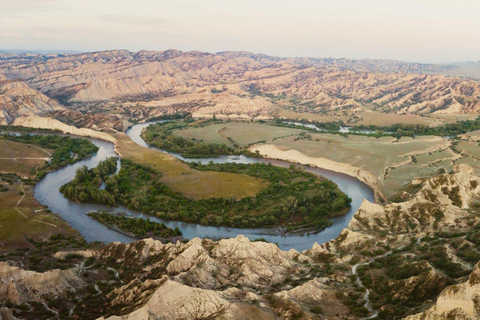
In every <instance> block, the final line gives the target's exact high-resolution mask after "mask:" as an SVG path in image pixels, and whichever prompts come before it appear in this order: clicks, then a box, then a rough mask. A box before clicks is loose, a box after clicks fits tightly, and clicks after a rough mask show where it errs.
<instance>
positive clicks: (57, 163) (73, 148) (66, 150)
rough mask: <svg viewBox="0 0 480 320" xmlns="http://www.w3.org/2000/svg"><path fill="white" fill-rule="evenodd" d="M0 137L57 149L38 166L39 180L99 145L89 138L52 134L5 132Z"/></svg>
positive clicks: (91, 151) (84, 156)
mask: <svg viewBox="0 0 480 320" xmlns="http://www.w3.org/2000/svg"><path fill="white" fill-rule="evenodd" d="M0 139H4V140H10V141H14V142H19V143H25V144H33V145H36V146H39V147H42V148H46V149H51V150H55V152H53V154H52V155H51V157H50V159H49V161H47V162H45V163H44V164H43V165H41V166H39V167H38V168H37V172H36V176H37V179H38V180H41V179H42V178H43V177H44V176H45V175H46V174H47V173H48V172H50V171H54V170H57V169H60V168H62V167H64V166H66V165H69V164H73V163H75V162H78V161H80V160H82V159H84V158H86V157H88V156H91V155H92V154H94V153H95V152H97V151H98V147H97V146H96V145H94V144H93V143H92V142H90V141H89V140H87V139H77V138H72V137H67V136H59V135H51V134H47V135H34V134H21V135H11V134H3V135H0Z"/></svg>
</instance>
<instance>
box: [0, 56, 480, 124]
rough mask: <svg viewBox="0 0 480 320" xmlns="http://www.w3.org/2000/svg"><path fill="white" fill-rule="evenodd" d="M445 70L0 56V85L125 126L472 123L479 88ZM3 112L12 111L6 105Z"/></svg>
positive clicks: (347, 63) (273, 60) (228, 59)
mask: <svg viewBox="0 0 480 320" xmlns="http://www.w3.org/2000/svg"><path fill="white" fill-rule="evenodd" d="M441 68H442V67H441V66H436V65H429V64H417V63H406V62H399V61H391V60H348V59H329V58H325V59H313V58H278V57H271V56H266V55H263V54H253V53H248V52H221V53H216V54H210V53H203V52H181V51H177V50H168V51H163V52H153V51H139V52H129V51H126V50H114V51H103V52H95V53H83V54H76V55H57V54H51V55H34V54H29V55H14V54H2V55H0V74H1V75H0V77H2V78H3V79H7V80H17V81H24V82H25V83H26V84H25V85H27V84H28V86H29V87H30V88H32V90H38V91H39V92H41V93H42V94H44V95H45V97H48V98H50V99H54V100H56V101H58V102H60V103H61V104H64V105H66V106H68V107H69V108H71V109H76V110H79V111H83V112H86V111H91V110H94V111H96V112H105V111H110V112H113V111H114V112H116V113H119V114H121V117H124V118H125V119H127V120H130V119H144V118H149V117H153V116H158V115H161V114H163V113H171V112H178V111H188V112H191V113H193V114H194V116H197V117H203V116H205V117H209V116H212V115H213V114H216V115H217V116H220V117H227V116H228V117H230V118H246V119H250V118H257V119H268V118H272V117H275V116H283V117H288V116H289V115H290V116H292V117H295V116H298V114H301V113H307V114H317V115H327V114H329V115H331V116H338V115H339V114H343V115H345V116H349V117H355V116H356V117H357V118H361V115H360V116H359V114H360V113H361V112H363V111H365V110H367V111H369V112H376V113H390V114H407V115H412V114H413V115H422V116H428V115H431V114H437V115H438V114H443V115H445V114H447V115H450V114H455V115H457V114H470V115H471V114H476V113H477V112H478V110H479V109H480V83H479V82H476V81H473V80H466V79H462V78H455V77H446V76H442V75H426V73H435V72H438V70H440V69H441ZM18 83H22V82H18ZM42 97H43V96H42ZM48 98H47V99H48ZM1 108H2V110H6V109H8V108H10V109H15V108H17V107H15V104H14V103H11V104H9V105H6V106H5V105H4V106H2V107H1ZM8 112H9V116H10V118H11V117H15V115H13V116H12V115H11V114H13V112H12V111H8ZM286 112H287V113H286Z"/></svg>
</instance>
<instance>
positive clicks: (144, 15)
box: [0, 0, 480, 62]
mask: <svg viewBox="0 0 480 320" xmlns="http://www.w3.org/2000/svg"><path fill="white" fill-rule="evenodd" d="M170 48H175V49H180V50H184V51H187V50H201V51H208V52H218V51H226V50H245V51H253V52H257V53H258V52H262V53H266V54H271V55H278V56H313V57H336V58H341V57H347V58H387V59H400V60H406V61H420V62H452V61H465V60H480V1H478V0H455V1H452V0H448V1H446V0H415V1H414V0H396V1H392V0H381V1H380V0H379V1H377V0H328V1H324V0H293V1H292V0H289V1H287V0H242V1H236V0H235V1H232V0H223V1H221V0H197V1H188V0H169V1H165V0H128V1H126V0H0V49H29V50H31V49H41V50H53V49H61V50H76V51H97V50H108V49H128V50H131V51H137V50H141V49H146V50H165V49H170Z"/></svg>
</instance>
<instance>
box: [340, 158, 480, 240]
mask: <svg viewBox="0 0 480 320" xmlns="http://www.w3.org/2000/svg"><path fill="white" fill-rule="evenodd" d="M479 194H480V178H479V177H478V176H477V175H476V174H475V173H474V172H473V169H472V168H471V167H469V166H467V165H464V164H460V165H456V166H455V167H454V172H453V174H441V175H438V176H437V177H434V178H431V179H428V180H425V181H424V182H422V184H421V187H420V188H419V190H418V191H417V192H416V193H415V195H414V196H413V197H412V199H410V200H407V201H404V202H401V203H391V204H387V205H385V206H381V205H376V204H372V203H370V202H369V201H367V200H364V202H363V203H362V205H361V206H360V208H359V209H358V211H357V213H356V214H355V216H354V217H353V219H352V220H351V222H350V224H349V228H350V229H351V230H361V231H365V230H370V231H374V232H378V231H386V232H388V233H395V234H397V233H405V232H413V231H415V232H417V233H418V234H422V233H426V232H435V230H444V229H445V228H446V227H448V226H450V225H454V224H457V225H458V222H457V220H458V219H459V218H462V217H465V216H467V215H468V212H467V211H466V210H465V209H469V207H470V204H471V202H472V201H473V200H476V199H477V198H478V196H479ZM464 227H465V228H466V227H467V226H464Z"/></svg>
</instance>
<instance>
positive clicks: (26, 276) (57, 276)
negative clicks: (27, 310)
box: [0, 262, 85, 304]
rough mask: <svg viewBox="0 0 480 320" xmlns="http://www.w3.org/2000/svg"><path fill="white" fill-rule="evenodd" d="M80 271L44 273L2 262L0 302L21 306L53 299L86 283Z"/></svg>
mask: <svg viewBox="0 0 480 320" xmlns="http://www.w3.org/2000/svg"><path fill="white" fill-rule="evenodd" d="M78 274H79V270H78V269H68V270H58V269H55V270H51V271H47V272H44V273H38V272H34V271H27V270H23V269H21V268H19V267H15V266H10V265H9V264H8V263H5V262H0V279H1V282H0V300H9V301H11V302H14V303H17V304H20V303H23V302H25V301H29V300H44V299H49V298H53V297H56V296H59V295H62V294H65V293H66V292H68V291H70V290H78V289H79V288H81V287H82V286H83V285H84V284H85V283H84V281H83V280H82V279H81V278H80V277H79V275H78Z"/></svg>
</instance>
